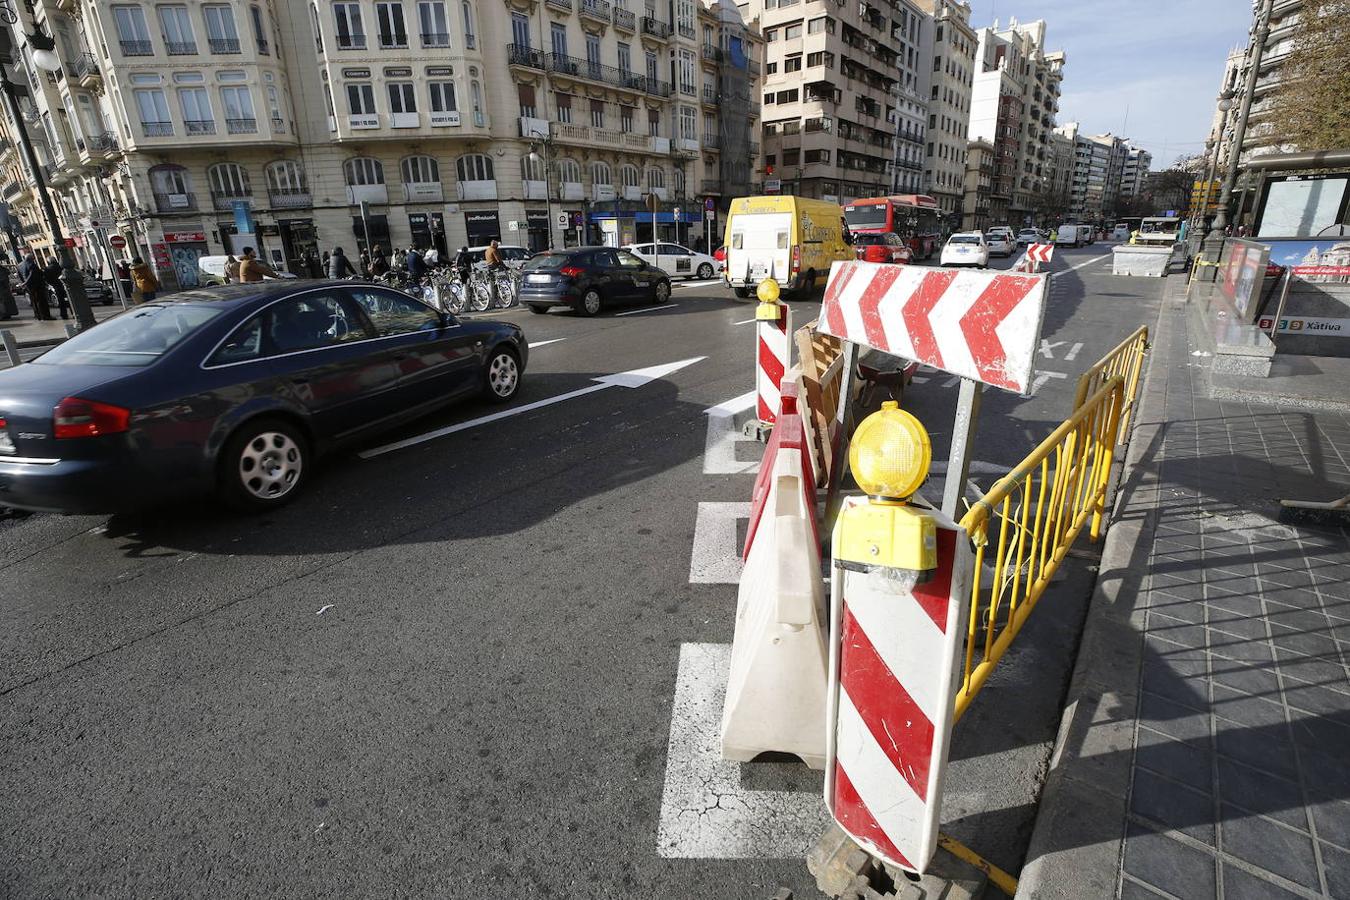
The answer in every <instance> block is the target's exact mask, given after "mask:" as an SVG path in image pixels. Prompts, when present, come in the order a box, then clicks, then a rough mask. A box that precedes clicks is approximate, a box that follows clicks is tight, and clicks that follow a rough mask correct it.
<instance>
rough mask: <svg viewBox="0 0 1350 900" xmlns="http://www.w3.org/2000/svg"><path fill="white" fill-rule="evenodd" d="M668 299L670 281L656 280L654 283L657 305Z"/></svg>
mask: <svg viewBox="0 0 1350 900" xmlns="http://www.w3.org/2000/svg"><path fill="white" fill-rule="evenodd" d="M669 300H670V282H669V281H658V282H657V283H656V302H657V304H658V305H660V304H663V303H666V302H667V301H669Z"/></svg>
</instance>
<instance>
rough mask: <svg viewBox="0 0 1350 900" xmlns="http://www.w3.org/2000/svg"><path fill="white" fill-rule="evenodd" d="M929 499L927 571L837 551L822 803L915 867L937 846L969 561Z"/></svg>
mask: <svg viewBox="0 0 1350 900" xmlns="http://www.w3.org/2000/svg"><path fill="white" fill-rule="evenodd" d="M863 502H866V501H863V500H860V499H858V498H850V499H849V501H848V505H854V504H857V503H863ZM924 511H925V512H926V513H928V514H929V515H931V516H933V518H934V520H935V521H936V523H937V560H938V564H937V568H936V569H935V570H934V571H933V572H932V573H931V574H932V577H931V578H930V579H929V580H928V581H926V582H924V583H922V584H918V583H917V579H918V573H917V572H905V571H903V570H896V569H888V570H884V571H876V570H873V571H857V570H856V567H851V568H849V569H845V568H843V567H841V566H840V565H839V564H838V561H837V560H836V563H835V566H834V577H833V579H832V585H833V589H832V592H831V628H830V663H829V665H830V688H829V694H828V698H829V712H828V717H827V720H828V739H827V745H826V752H827V756H828V758H827V760H826V769H825V803H826V806H828V807H829V810H830V814H831V815H832V816H834V820H835V821H836V822H837V823H838V824H839V827H841V828H843V829H844V831H846V832H848V834H849V835H850V836H851V837H852V838H853V839H854V840H855V841H857V842H858V844H859V845H860V846H861V847H862V848H863V849H865V850H867V851H868V852H869V853H871V854H873V855H874V856H878V857H880V858H881V859H883V860H885V861H886V862H888V863H890V864H892V865H894V866H899V867H900V868H903V869H908V870H910V871H913V872H922V871H924V869H925V868H926V867H927V865H928V863H929V861H930V860H931V859H932V856H933V852H934V850H935V849H936V847H937V837H938V825H939V820H940V815H941V812H942V785H943V777H944V775H945V773H946V767H947V751H948V746H949V744H950V739H951V729H952V710H953V703H954V700H955V696H956V689H957V682H958V678H959V675H960V667H959V666H958V658H957V654H958V650H959V648H960V646H961V641H962V637H963V636H964V634H965V615H964V613H963V610H964V609H965V604H966V600H967V598H968V596H969V593H970V572H971V567H972V553H971V550H970V543H969V541H968V540H967V539H966V537H965V532H964V531H962V530H961V529H960V528H958V527H957V526H956V524H955V523H954V522H952V520H951V519H949V518H947V517H946V516H943V515H942V514H941V513H940V512H938V511H937V510H927V509H925V510H924ZM841 520H842V518H841ZM835 544H836V546H838V545H839V539H838V532H837V531H836V538H835Z"/></svg>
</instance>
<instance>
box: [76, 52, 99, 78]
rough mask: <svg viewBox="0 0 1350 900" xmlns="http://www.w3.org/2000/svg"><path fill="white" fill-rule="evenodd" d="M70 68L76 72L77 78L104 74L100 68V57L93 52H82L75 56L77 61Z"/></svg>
mask: <svg viewBox="0 0 1350 900" xmlns="http://www.w3.org/2000/svg"><path fill="white" fill-rule="evenodd" d="M70 68H71V70H72V71H73V72H74V73H75V77H76V78H87V77H88V76H90V75H100V76H101V75H102V74H103V73H102V72H100V71H99V70H98V58H97V57H95V56H94V54H92V53H81V54H80V55H79V56H77V57H75V63H74V65H72V66H71V67H70Z"/></svg>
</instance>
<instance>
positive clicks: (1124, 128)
mask: <svg viewBox="0 0 1350 900" xmlns="http://www.w3.org/2000/svg"><path fill="white" fill-rule="evenodd" d="M1120 133H1121V134H1129V133H1130V104H1128V103H1126V104H1125V121H1124V122H1122V123H1121V126H1120Z"/></svg>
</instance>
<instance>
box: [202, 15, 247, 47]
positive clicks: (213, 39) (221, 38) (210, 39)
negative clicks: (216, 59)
mask: <svg viewBox="0 0 1350 900" xmlns="http://www.w3.org/2000/svg"><path fill="white" fill-rule="evenodd" d="M202 18H204V19H205V20H206V43H207V44H208V45H209V46H210V47H211V52H212V53H238V52H239V30H238V29H237V28H235V26H234V10H233V9H232V8H231V7H228V6H203V7H202Z"/></svg>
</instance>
